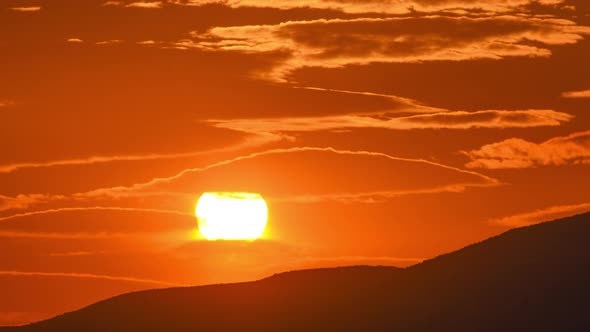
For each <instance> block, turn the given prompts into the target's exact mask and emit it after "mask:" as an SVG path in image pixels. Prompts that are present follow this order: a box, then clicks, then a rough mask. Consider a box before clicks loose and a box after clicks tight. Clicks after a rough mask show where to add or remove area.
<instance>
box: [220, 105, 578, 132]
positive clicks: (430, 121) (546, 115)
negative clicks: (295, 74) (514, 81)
mask: <svg viewBox="0 0 590 332" xmlns="http://www.w3.org/2000/svg"><path fill="white" fill-rule="evenodd" d="M572 118H573V116H572V115H570V114H567V113H563V112H556V111H552V110H516V111H506V110H486V111H475V112H463V111H447V112H441V113H430V114H420V115H411V116H404V117H393V116H392V114H389V113H373V114H348V115H336V116H324V117H298V118H262V119H232V120H210V123H212V124H213V125H214V126H216V127H219V128H224V129H232V130H237V131H242V132H246V133H275V134H276V133H278V132H306V131H327V130H336V129H347V128H379V129H389V130H414V129H472V128H530V127H543V126H559V125H561V124H562V123H564V122H568V121H570V120H571V119H572Z"/></svg>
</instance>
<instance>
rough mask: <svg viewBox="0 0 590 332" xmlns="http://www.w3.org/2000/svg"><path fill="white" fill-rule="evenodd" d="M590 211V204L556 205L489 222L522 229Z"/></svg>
mask: <svg viewBox="0 0 590 332" xmlns="http://www.w3.org/2000/svg"><path fill="white" fill-rule="evenodd" d="M587 211H590V203H582V204H572V205H556V206H550V207H547V208H543V209H539V210H535V211H532V212H525V213H520V214H515V215H511V216H507V217H503V218H499V219H494V220H491V221H490V222H491V223H493V224H499V225H503V226H509V227H522V226H528V225H533V224H537V223H540V222H544V221H548V220H554V219H558V218H563V217H567V216H570V215H574V214H578V213H583V212H587Z"/></svg>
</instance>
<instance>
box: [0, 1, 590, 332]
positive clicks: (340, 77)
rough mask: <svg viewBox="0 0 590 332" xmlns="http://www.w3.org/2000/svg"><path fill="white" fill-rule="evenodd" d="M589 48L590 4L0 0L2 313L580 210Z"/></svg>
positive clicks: (376, 256) (471, 234) (444, 248)
mask: <svg viewBox="0 0 590 332" xmlns="http://www.w3.org/2000/svg"><path fill="white" fill-rule="evenodd" d="M588 59H590V4H589V3H588V1H586V0H540V1H536V2H535V3H531V2H530V1H529V0H495V1H487V0H486V1H483V0H481V1H480V0H475V1H474V0H469V1H468V0H396V1H392V0H370V1H369V0H367V1H357V0H308V1H305V0H297V1H294V0H228V1H220V0H177V1H172V0H166V1H145V2H133V1H129V0H125V1H106V0H85V1H74V0H3V1H2V3H1V4H0V73H1V76H0V151H1V153H0V294H1V295H0V325H3V324H18V323H24V322H29V321H33V320H36V319H41V318H46V317H50V316H52V315H55V314H59V313H62V312H64V311H68V310H74V309H77V308H80V307H82V306H84V305H87V304H90V303H92V302H94V301H97V300H100V299H104V298H107V297H109V296H113V295H115V294H120V293H123V292H128V291H133V290H139V289H146V288H154V287H169V286H174V285H195V284H205V283H217V282H230V281H242V280H251V279H256V278H260V277H264V276H267V275H270V274H272V273H275V272H280V271H285V270H289V269H294V268H303V267H319V266H337V265H351V264H385V265H396V266H407V265H411V264H414V263H416V262H419V261H420V260H422V259H425V258H430V257H433V256H436V255H438V254H441V253H444V252H448V251H452V250H455V249H458V248H460V247H462V246H465V245H468V244H470V243H473V242H476V241H480V240H482V239H485V238H487V237H489V236H492V235H495V234H498V233H500V232H503V231H505V230H507V229H508V228H510V227H515V226H520V225H527V224H531V223H535V222H539V221H543V220H547V219H553V218H556V217H560V216H564V215H570V214H575V213H578V212H583V211H588V210H590V199H589V198H588V197H590V195H589V194H590V192H589V190H588V181H587V180H586V179H588V178H590V166H589V165H590V113H588V110H589V108H590V66H588ZM204 191H251V192H259V193H261V194H262V195H263V196H264V197H265V198H266V200H267V203H268V206H269V213H270V219H269V223H268V227H267V230H266V232H265V237H264V239H261V240H258V241H255V242H239V241H238V242H224V241H217V242H208V241H205V240H202V239H200V238H198V237H197V238H195V232H196V220H195V217H194V206H195V203H196V200H197V198H198V196H199V195H200V193H202V192H204Z"/></svg>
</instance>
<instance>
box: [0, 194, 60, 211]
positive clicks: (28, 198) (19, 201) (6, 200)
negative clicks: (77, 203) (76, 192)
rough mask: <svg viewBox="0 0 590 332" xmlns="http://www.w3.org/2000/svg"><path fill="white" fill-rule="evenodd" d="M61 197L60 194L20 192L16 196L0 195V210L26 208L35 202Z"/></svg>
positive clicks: (55, 199) (40, 202) (39, 202)
mask: <svg viewBox="0 0 590 332" xmlns="http://www.w3.org/2000/svg"><path fill="white" fill-rule="evenodd" d="M63 198H64V196H62V195H46V194H20V195H17V196H16V197H8V196H3V195H0V211H7V210H23V209H28V208H29V207H31V206H33V205H36V204H42V203H46V202H49V201H57V200H61V199H63Z"/></svg>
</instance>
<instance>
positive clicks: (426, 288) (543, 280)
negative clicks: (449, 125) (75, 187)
mask: <svg viewBox="0 0 590 332" xmlns="http://www.w3.org/2000/svg"><path fill="white" fill-rule="evenodd" d="M589 241H590V213H587V214H582V215H577V216H574V217H570V218H565V219H560V220H557V221H553V222H547V223H543V224H538V225H534V226H529V227H523V228H519V229H514V230H510V231H508V232H506V233H504V234H501V235H499V236H496V237H493V238H490V239H488V240H486V241H483V242H481V243H477V244H474V245H471V246H469V247H466V248H464V249H461V250H459V251H456V252H453V253H449V254H446V255H442V256H439V257H437V258H434V259H431V260H428V261H425V262H423V263H421V264H418V265H415V266H412V267H409V268H406V269H396V268H390V267H346V268H336V269H318V270H305V271H296V272H288V273H282V274H278V275H274V276H272V277H269V278H266V279H263V280H259V281H255V282H247V283H236V284H225V285H211V286H201V287H187V288H171V289H164V290H151V291H142V292H136V293H130V294H125V295H121V296H117V297H114V298H111V299H108V300H105V301H102V302H99V303H96V304H93V305H91V306H88V307H86V308H84V309H81V310H78V311H75V312H71V313H67V314H65V315H61V316H59V317H56V318H53V319H50V320H47V321H43V322H39V323H35V324H32V325H28V326H23V327H18V328H5V329H0V331H18V332H28V331H235V330H239V331H269V330H276V331H326V330H356V331H391V330H395V331H453V332H457V331H590V314H589V313H590V299H589V298H590V242H589Z"/></svg>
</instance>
